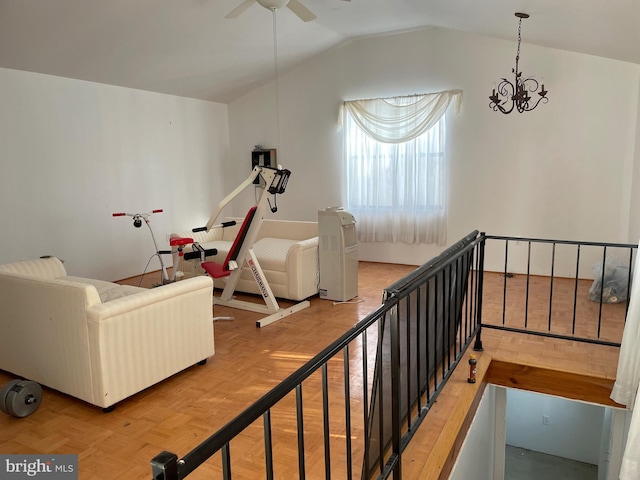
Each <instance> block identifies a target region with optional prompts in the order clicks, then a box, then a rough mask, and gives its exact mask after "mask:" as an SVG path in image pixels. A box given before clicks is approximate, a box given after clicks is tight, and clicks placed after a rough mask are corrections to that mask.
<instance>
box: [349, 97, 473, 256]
mask: <svg viewBox="0 0 640 480" xmlns="http://www.w3.org/2000/svg"><path fill="white" fill-rule="evenodd" d="M456 92H458V93H455V92H454V95H455V97H457V98H458V99H459V97H460V96H461V93H459V91H456ZM448 93H450V92H443V93H441V94H430V95H419V96H410V97H399V98H391V99H389V98H388V99H378V100H367V101H357V102H345V108H344V109H343V113H342V114H343V119H342V121H343V125H344V161H345V176H344V178H345V193H346V199H347V201H346V206H347V208H348V209H349V211H350V212H351V213H352V214H353V215H354V216H355V218H356V220H357V222H358V229H357V231H358V239H359V240H360V241H365V242H393V243H396V242H403V243H437V244H439V245H443V244H444V243H445V242H446V234H447V205H446V203H447V191H446V183H447V177H446V152H445V138H446V136H445V119H444V112H445V110H446V108H447V106H448V104H449V101H450V100H451V99H452V98H454V96H453V95H452V96H448V95H446V94H448ZM442 95H445V97H444V100H443V97H442ZM458 101H459V100H458ZM351 104H353V105H351Z"/></svg>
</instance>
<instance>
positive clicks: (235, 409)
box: [0, 262, 618, 479]
mask: <svg viewBox="0 0 640 480" xmlns="http://www.w3.org/2000/svg"><path fill="white" fill-rule="evenodd" d="M414 268H415V267H414V266H406V265H391V264H377V263H369V262H362V263H360V268H359V293H360V298H361V299H362V301H361V302H360V303H348V304H334V303H333V302H332V301H329V300H321V299H319V298H313V299H311V307H310V308H308V309H305V310H302V311H301V312H298V313H296V314H295V315H292V316H291V317H287V318H284V319H282V320H280V321H278V322H276V323H274V324H272V325H270V326H268V327H265V328H262V329H258V328H256V327H255V320H257V319H258V318H260V315H259V314H253V313H250V312H245V311H240V310H233V309H230V308H225V307H220V306H216V308H215V315H233V316H235V320H233V321H219V322H216V324H215V345H216V354H215V356H214V357H212V358H211V359H210V360H209V362H208V363H207V364H206V365H204V366H194V367H191V368H189V369H187V370H185V371H184V372H181V373H179V374H177V375H175V376H173V377H172V378H169V379H167V380H166V381H164V382H162V383H160V384H158V385H156V386H154V387H152V388H149V389H147V390H145V391H144V392H141V393H139V394H137V395H135V396H134V397H131V398H130V399H127V400H125V401H123V402H121V403H120V404H118V406H117V408H116V409H115V410H114V411H113V412H111V413H108V414H104V413H102V412H101V410H100V409H98V408H96V407H93V406H91V405H87V404H85V403H83V402H81V401H79V400H76V399H74V398H71V397H68V396H65V395H62V394H60V393H58V392H55V391H52V390H50V389H47V388H45V389H44V399H43V401H42V404H41V406H40V408H39V409H38V411H37V412H35V413H34V414H33V415H31V416H30V417H26V418H24V419H16V418H12V417H9V416H7V415H4V414H2V415H0V452H1V453H76V454H78V455H79V474H80V475H79V476H80V478H81V479H113V478H123V479H143V478H150V474H151V469H150V466H149V461H150V460H151V458H153V457H154V456H155V455H156V454H158V453H159V452H160V451H162V450H168V451H171V452H174V453H176V454H178V455H179V456H182V455H185V454H186V453H187V452H189V451H190V450H191V449H192V448H194V447H195V446H197V445H198V444H199V443H200V442H202V441H203V440H205V439H206V438H207V437H208V436H209V435H211V434H212V433H213V432H215V431H217V430H218V429H219V428H221V427H222V426H224V425H225V424H226V423H227V422H228V421H230V420H231V419H233V418H234V417H235V416H236V415H237V414H238V413H240V412H241V411H242V410H244V409H245V408H246V407H248V406H249V405H250V404H252V403H253V402H254V401H256V400H257V399H258V398H259V397H260V396H262V395H263V394H264V393H266V392H267V391H268V390H269V389H271V388H272V387H273V386H275V385H277V384H278V383H279V382H280V381H282V380H283V379H284V378H286V376H287V375H289V374H290V373H292V372H293V371H295V370H296V369H297V368H299V367H300V366H301V365H302V364H304V363H305V362H306V361H307V360H308V359H310V358H311V357H312V356H313V355H315V354H316V353H318V352H319V351H320V350H321V349H323V348H324V347H326V346H327V345H329V344H330V343H331V342H332V341H334V340H335V339H336V338H338V337H339V336H340V335H342V334H343V333H344V332H345V331H347V330H348V329H349V328H351V327H352V326H353V325H354V324H355V323H357V322H358V321H359V320H360V319H362V318H364V317H365V316H366V315H367V314H368V313H370V312H371V311H373V310H374V309H375V308H376V307H377V306H378V305H379V304H380V300H381V294H382V290H383V288H384V287H385V286H387V285H389V284H390V283H392V282H394V281H395V280H397V279H399V278H401V277H403V276H404V275H406V274H407V273H409V272H410V271H412V270H413V269H414ZM155 280H156V278H151V277H147V278H145V280H144V282H145V283H143V286H149V285H150V284H151V283H153V281H155ZM499 281H500V280H499ZM487 282H490V280H489V279H487ZM123 283H132V284H137V279H130V280H128V281H126V282H123ZM488 288H490V287H488ZM493 296H494V297H495V302H492V301H491V298H492V294H487V295H486V296H485V303H484V306H485V309H486V310H485V312H491V311H492V310H491V309H493V308H494V305H493V303H497V304H499V305H498V306H497V307H495V308H498V307H499V308H500V309H501V308H502V298H501V297H500V298H499V299H498V296H497V295H493ZM558 297H559V295H558ZM554 301H559V300H557V299H556V300H554ZM571 301H572V297H571ZM282 303H283V304H284V305H286V303H285V302H282ZM545 308H548V307H545ZM558 308H560V307H558ZM543 310H544V308H543ZM487 316H491V317H492V318H493V317H494V316H495V313H490V314H489V313H486V314H485V321H486V320H487ZM613 336H615V335H614V334H612V337H613ZM483 342H484V347H485V352H484V353H483V354H481V355H480V365H479V371H480V374H481V377H480V378H481V379H485V377H486V376H487V375H488V373H487V372H488V370H489V367H490V364H491V362H492V360H496V361H503V362H505V363H510V364H515V365H528V366H535V367H539V368H540V369H543V370H556V371H564V372H570V373H572V374H576V375H580V376H591V377H594V378H597V379H604V380H606V381H610V380H611V379H613V378H614V377H615V368H616V363H617V354H618V351H617V349H615V348H611V347H595V346H592V345H586V344H577V342H567V341H560V340H552V339H545V338H541V337H531V336H528V335H522V334H510V333H505V332H498V331H490V330H485V331H484V333H483ZM369 350H371V353H370V354H369V355H373V350H372V349H371V348H370V349H369ZM467 354H468V352H467ZM358 355H359V354H358V353H356V352H350V359H349V360H350V363H353V365H354V368H353V369H352V371H351V374H350V377H351V388H352V396H353V399H355V401H354V403H353V404H352V407H353V412H355V413H353V415H354V418H353V425H352V427H353V430H352V438H353V441H354V452H353V457H354V458H355V459H356V460H357V459H359V458H361V455H362V452H361V449H359V447H358V446H357V445H359V443H358V440H360V441H361V437H362V425H361V423H362V420H361V418H362V415H361V411H362V405H361V404H360V405H359V404H358V401H357V400H358V398H360V400H361V396H359V394H358V392H360V389H358V388H357V387H358V382H359V383H360V385H361V383H362V379H361V378H360V377H361V376H360V377H359V374H358V370H357V366H358V365H359V364H360V362H359V358H358ZM370 364H371V365H372V364H373V362H370ZM463 367H464V368H461V369H460V368H459V369H458V370H459V371H456V372H455V374H454V376H453V377H452V380H451V381H450V385H449V386H447V388H446V389H445V391H444V392H443V393H442V394H441V396H440V397H439V399H438V402H437V404H436V406H435V407H434V408H433V409H432V412H431V413H430V414H429V415H428V416H427V420H425V422H424V423H423V426H422V427H421V429H420V430H419V432H418V434H416V437H414V440H413V442H412V444H410V448H409V449H407V451H406V454H405V456H404V457H403V470H404V474H405V476H404V478H409V479H412V478H420V479H423V478H439V476H440V475H441V473H440V472H441V471H442V468H443V466H445V464H447V462H448V463H451V461H452V459H453V458H454V455H452V453H451V450H452V446H454V447H455V444H456V443H455V442H456V437H458V436H459V434H458V430H459V428H458V429H456V430H455V431H454V429H451V428H448V426H449V425H451V422H452V421H453V420H455V419H457V421H458V423H461V424H462V423H464V422H465V421H468V420H467V417H468V415H467V414H468V411H469V409H470V408H471V407H472V405H473V403H474V402H476V403H477V392H479V391H481V390H482V388H483V385H485V381H480V382H478V383H477V384H475V385H471V384H468V383H467V382H466V365H463ZM525 373H526V372H525ZM343 375H344V374H343V366H342V362H341V361H335V362H331V363H330V365H329V367H328V381H329V389H330V393H331V395H330V411H331V429H330V431H331V440H330V446H331V459H332V460H331V461H332V463H331V464H332V473H333V475H334V478H345V477H346V472H344V471H342V469H341V468H342V467H340V464H341V463H342V462H340V460H341V458H344V456H345V455H346V448H345V429H344V415H345V414H344V409H345V407H344V403H345V400H344V394H343V393H342V392H341V391H340V388H342V387H341V385H342V376H343ZM520 375H522V374H520ZM12 378H13V377H12V376H11V375H9V374H7V373H5V372H0V385H3V384H4V383H5V382H7V381H9V380H10V379H12ZM487 378H488V377H487ZM518 378H521V377H518ZM485 380H486V379H485ZM320 381H321V378H320V375H316V376H313V377H312V378H310V379H309V380H308V381H307V382H305V384H304V392H305V410H304V418H305V449H306V452H307V455H306V458H305V460H306V465H307V472H308V473H307V478H309V479H316V478H324V446H323V443H322V442H323V439H322V435H321V434H322V424H321V423H320V422H319V420H318V416H317V415H315V414H316V413H317V412H319V411H321V409H322V395H321V390H320ZM605 383H606V382H605ZM353 399H352V400H353ZM465 399H466V400H465ZM294 401H295V399H294V398H293V395H291V396H290V397H288V398H287V399H286V400H285V401H284V402H283V403H282V404H281V405H279V406H277V407H276V408H274V409H273V411H272V414H271V416H272V422H273V435H274V444H275V445H276V446H277V447H276V448H277V450H276V451H275V453H274V456H275V457H276V458H275V461H276V465H275V468H276V470H275V471H276V478H278V479H280V478H285V479H289V478H297V456H296V455H297V453H296V449H295V445H296V426H295V418H294V416H295V413H294V411H295V410H294V408H293V405H294ZM465 402H467V403H465ZM359 419H360V420H359ZM307 431H308V434H307ZM288 446H290V447H288ZM454 452H455V449H454ZM231 453H232V457H233V460H234V465H233V467H234V470H233V473H234V478H235V479H256V478H264V477H265V474H264V471H263V468H264V467H263V463H262V459H263V458H264V445H263V438H262V422H261V421H258V422H256V424H254V425H251V426H250V427H249V428H248V429H247V431H246V432H245V433H244V434H243V435H242V436H241V438H239V439H238V441H237V442H235V441H234V443H232V444H231ZM253 460H259V461H257V462H254V461H253ZM354 468H355V471H354V472H353V478H359V476H360V475H359V474H360V472H359V468H360V464H359V463H357V462H356V465H355V467H354ZM220 471H221V469H220V463H219V460H217V459H213V460H212V461H209V462H207V463H205V464H204V465H203V467H202V468H201V469H198V470H197V471H196V472H194V473H193V474H192V475H191V476H190V477H189V478H190V479H191V478H193V479H200V478H220V477H219V474H220Z"/></svg>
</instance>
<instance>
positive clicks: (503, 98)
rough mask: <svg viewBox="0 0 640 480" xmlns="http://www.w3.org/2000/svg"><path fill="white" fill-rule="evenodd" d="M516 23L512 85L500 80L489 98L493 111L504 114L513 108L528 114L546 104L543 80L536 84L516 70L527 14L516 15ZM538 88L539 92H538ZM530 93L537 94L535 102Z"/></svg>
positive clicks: (504, 79)
mask: <svg viewBox="0 0 640 480" xmlns="http://www.w3.org/2000/svg"><path fill="white" fill-rule="evenodd" d="M515 15H516V17H518V18H519V19H520V20H519V21H518V51H517V53H516V68H514V69H512V70H511V71H512V72H513V74H514V75H515V78H514V81H513V83H511V82H510V81H509V80H507V79H506V78H501V79H500V83H498V86H497V87H496V86H495V84H494V86H493V93H492V94H491V96H490V97H489V100H491V103H490V104H489V106H490V107H491V108H492V109H493V110H494V111H495V112H497V111H500V112H502V113H504V114H507V113H511V112H512V111H513V109H514V108H515V109H516V110H517V111H518V112H520V113H522V112H529V111H531V110H533V109H534V108H536V107H537V106H538V104H539V103H540V102H542V103H547V102H548V101H549V99H548V98H547V93H548V92H547V90H545V89H544V80H542V81H541V82H538V81H537V80H536V79H535V78H533V77H527V78H524V79H523V78H522V72H521V71H519V70H518V62H519V61H520V39H521V35H520V30H521V27H522V19H523V18H529V14H527V13H516V14H515ZM538 88H539V89H540V91H538ZM529 92H531V93H536V92H537V93H538V95H539V98H538V99H537V100H536V99H535V98H534V97H531V96H530V95H529Z"/></svg>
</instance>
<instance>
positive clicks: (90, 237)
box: [0, 69, 229, 280]
mask: <svg viewBox="0 0 640 480" xmlns="http://www.w3.org/2000/svg"><path fill="white" fill-rule="evenodd" d="M0 105H2V108H0V158H1V160H0V165H1V166H2V172H1V174H0V222H1V224H2V237H3V238H2V249H0V263H6V262H10V261H17V260H19V259H25V258H35V257H38V256H40V255H44V254H50V255H56V256H58V257H60V258H62V259H64V260H65V262H66V263H65V265H66V267H67V270H68V271H69V272H70V273H71V274H74V275H82V276H94V277H96V278H101V279H104V280H115V279H119V278H124V277H127V276H131V275H135V274H139V273H140V272H141V271H142V270H143V268H144V267H145V264H146V263H147V260H148V258H149V257H150V255H151V254H152V253H153V244H152V242H151V237H150V235H149V233H148V231H146V229H145V228H144V227H143V228H142V229H139V230H138V229H134V228H133V226H132V223H131V221H130V219H126V220H125V219H123V218H113V217H112V216H111V214H112V213H113V212H117V211H127V212H138V211H150V210H152V209H156V208H162V209H164V211H165V212H164V213H162V214H159V215H155V216H154V217H153V218H152V224H153V225H154V226H155V230H156V233H157V236H158V240H159V242H160V243H162V244H163V246H166V245H167V242H166V235H167V233H170V232H172V231H180V230H186V229H189V228H192V227H195V226H201V225H203V224H204V223H205V222H206V220H207V219H208V217H209V215H210V214H211V212H212V211H213V208H214V206H215V203H214V202H217V201H218V200H219V199H220V198H221V195H220V192H221V191H223V190H224V188H223V181H222V179H223V174H224V173H223V170H222V165H223V163H224V162H225V161H226V160H227V155H228V141H229V140H228V138H229V133H228V121H227V107H226V105H222V104H215V103H211V102H204V101H200V100H193V99H186V98H180V97H175V96H169V95H162V94H157V93H150V92H143V91H139V90H132V89H127V88H121V87H115V86H108V85H103V84H97V83H91V82H84V81H78V80H71V79H67V78H60V77H54V76H48V75H41V74H35V73H29V72H21V71H15V70H7V69H0ZM163 246H161V248H163ZM157 268H158V263H157V262H155V263H154V264H152V269H157Z"/></svg>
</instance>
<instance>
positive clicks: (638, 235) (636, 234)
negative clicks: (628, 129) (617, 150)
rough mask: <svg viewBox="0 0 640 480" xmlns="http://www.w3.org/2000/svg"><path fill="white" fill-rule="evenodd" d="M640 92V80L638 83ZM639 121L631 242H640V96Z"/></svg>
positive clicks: (630, 228)
mask: <svg viewBox="0 0 640 480" xmlns="http://www.w3.org/2000/svg"><path fill="white" fill-rule="evenodd" d="M638 90H640V80H639V81H638ZM637 118H638V120H637V122H636V145H635V162H634V169H633V177H632V178H633V180H632V181H633V183H632V189H631V211H630V214H629V240H628V241H629V242H630V243H634V244H636V243H638V242H639V241H640V95H639V98H638V117H637Z"/></svg>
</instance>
